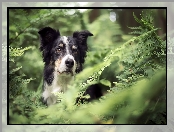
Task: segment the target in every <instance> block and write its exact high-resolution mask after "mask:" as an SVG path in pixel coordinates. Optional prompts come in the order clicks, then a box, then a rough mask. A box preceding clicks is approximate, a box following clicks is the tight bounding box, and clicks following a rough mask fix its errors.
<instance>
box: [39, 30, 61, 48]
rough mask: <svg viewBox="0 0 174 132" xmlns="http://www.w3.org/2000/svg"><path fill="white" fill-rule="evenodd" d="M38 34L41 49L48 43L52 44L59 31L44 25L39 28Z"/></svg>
mask: <svg viewBox="0 0 174 132" xmlns="http://www.w3.org/2000/svg"><path fill="white" fill-rule="evenodd" d="M38 33H39V35H40V39H41V44H40V50H41V51H43V49H44V48H45V46H47V45H48V44H52V42H53V41H54V40H55V39H56V38H57V37H58V36H60V32H59V31H58V30H57V31H56V30H55V29H52V28H51V27H44V28H42V29H40V30H39V32H38Z"/></svg>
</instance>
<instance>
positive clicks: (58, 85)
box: [42, 72, 74, 105]
mask: <svg viewBox="0 0 174 132" xmlns="http://www.w3.org/2000/svg"><path fill="white" fill-rule="evenodd" d="M73 78H74V77H73V76H58V75H57V73H56V72H54V73H53V81H52V83H51V84H48V83H47V82H46V81H44V92H43V94H42V97H43V99H44V101H45V103H46V104H47V105H51V104H55V103H56V101H57V98H56V96H55V95H54V94H55V93H56V92H63V93H64V92H65V91H66V90H67V86H68V84H70V82H71V81H72V80H73Z"/></svg>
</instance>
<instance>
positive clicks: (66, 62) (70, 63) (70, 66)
mask: <svg viewBox="0 0 174 132" xmlns="http://www.w3.org/2000/svg"><path fill="white" fill-rule="evenodd" d="M65 64H66V66H67V67H68V68H72V67H73V66H74V61H73V60H72V59H67V60H66V61H65Z"/></svg>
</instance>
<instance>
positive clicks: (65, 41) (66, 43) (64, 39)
mask: <svg viewBox="0 0 174 132" xmlns="http://www.w3.org/2000/svg"><path fill="white" fill-rule="evenodd" d="M62 40H63V43H64V44H65V45H66V53H67V54H69V49H68V46H69V45H68V44H69V42H68V38H67V37H66V36H63V37H62Z"/></svg>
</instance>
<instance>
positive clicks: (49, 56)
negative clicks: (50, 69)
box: [38, 27, 93, 75]
mask: <svg viewBox="0 0 174 132" xmlns="http://www.w3.org/2000/svg"><path fill="white" fill-rule="evenodd" d="M38 33H39V35H40V41H41V44H40V50H41V51H42V56H43V61H44V62H45V65H52V66H54V67H55V70H56V71H57V73H58V74H62V75H64V74H66V75H67V74H70V75H74V74H75V73H77V72H80V71H81V70H82V64H83V63H84V62H85V60H84V59H85V57H86V52H87V49H88V47H87V38H88V36H93V34H92V33H90V32H89V31H87V30H84V31H76V32H74V33H73V35H72V36H61V35H60V32H59V31H58V30H55V29H52V28H50V27H45V28H43V29H41V30H40V31H39V32H38Z"/></svg>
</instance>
